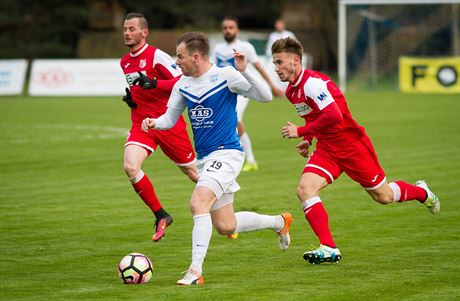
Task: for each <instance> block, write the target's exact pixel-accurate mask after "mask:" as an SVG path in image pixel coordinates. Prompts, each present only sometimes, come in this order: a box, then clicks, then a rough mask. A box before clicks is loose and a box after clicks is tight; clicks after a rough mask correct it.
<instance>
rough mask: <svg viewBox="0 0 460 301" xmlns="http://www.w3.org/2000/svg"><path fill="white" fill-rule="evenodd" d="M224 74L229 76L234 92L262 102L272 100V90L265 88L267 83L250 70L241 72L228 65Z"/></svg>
mask: <svg viewBox="0 0 460 301" xmlns="http://www.w3.org/2000/svg"><path fill="white" fill-rule="evenodd" d="M224 74H225V75H226V78H227V82H228V87H229V89H230V91H232V92H233V93H237V94H240V95H243V96H244V97H247V98H251V99H254V100H257V101H261V102H269V101H271V100H272V98H273V96H272V93H271V91H270V90H267V89H265V85H264V84H263V83H262V82H261V81H260V80H259V79H258V78H257V77H255V76H253V75H252V74H251V73H250V72H249V71H248V70H245V71H243V72H239V71H237V70H236V69H235V68H233V67H226V68H225V71H224Z"/></svg>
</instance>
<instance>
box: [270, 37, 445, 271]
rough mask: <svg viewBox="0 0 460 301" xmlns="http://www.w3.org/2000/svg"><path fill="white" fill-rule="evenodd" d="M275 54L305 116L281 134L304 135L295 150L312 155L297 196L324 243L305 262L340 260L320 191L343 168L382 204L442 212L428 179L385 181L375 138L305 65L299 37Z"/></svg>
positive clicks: (274, 48)
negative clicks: (407, 204)
mask: <svg viewBox="0 0 460 301" xmlns="http://www.w3.org/2000/svg"><path fill="white" fill-rule="evenodd" d="M272 53H273V62H274V64H275V71H276V73H277V74H278V76H279V77H280V79H281V80H282V81H284V82H289V85H288V87H287V89H286V96H287V98H288V99H289V101H290V102H291V103H292V104H293V105H294V107H295V108H296V110H297V113H298V114H299V116H300V117H301V118H303V119H304V120H305V125H304V126H296V125H295V124H293V123H290V122H288V124H287V125H286V126H284V127H283V128H282V130H281V133H282V135H283V137H285V138H298V137H303V141H302V142H300V143H299V144H298V145H297V151H298V153H299V154H300V155H302V156H303V157H305V158H308V162H307V164H306V166H305V168H304V170H303V174H302V177H301V179H300V183H299V185H298V187H297V197H298V198H299V200H300V202H301V203H302V207H303V210H304V214H305V218H306V220H307V221H308V223H309V224H310V226H311V228H312V229H313V231H314V232H315V234H316V235H317V236H318V238H319V241H320V243H321V245H320V247H319V248H318V249H316V250H312V251H307V252H305V253H304V254H303V257H304V259H305V260H306V261H308V262H310V263H312V264H318V263H321V262H325V261H328V262H338V261H339V260H340V259H341V254H340V251H339V249H338V248H337V246H336V244H335V242H334V240H333V238H332V235H331V232H330V230H329V225H328V215H327V213H326V210H325V209H324V207H323V204H322V202H321V198H320V197H319V192H320V191H321V190H322V189H323V188H325V187H326V186H328V185H329V184H331V183H332V182H333V181H334V180H335V179H337V178H338V177H339V176H340V174H341V173H342V172H345V173H346V174H347V175H348V176H349V177H350V178H352V179H353V180H354V181H356V182H358V183H359V184H360V185H361V186H362V187H363V188H364V189H365V190H366V191H367V193H369V195H370V196H371V197H372V198H373V199H374V200H375V201H377V202H378V203H380V204H384V205H386V204H391V203H393V202H404V201H411V200H417V201H419V202H420V203H423V204H425V206H426V207H427V208H428V210H429V211H430V212H431V213H432V214H437V213H438V212H439V210H440V201H439V199H438V198H437V197H436V196H435V195H434V194H433V193H432V192H431V190H430V189H429V188H428V186H427V184H426V183H425V181H423V180H420V181H418V182H417V183H416V184H415V185H412V184H409V183H407V182H404V181H394V182H391V183H388V182H387V180H386V177H385V172H384V171H383V169H382V167H381V166H380V164H379V161H378V159H377V155H376V153H375V151H374V147H373V146H372V143H371V140H370V139H369V137H368V136H367V134H366V132H365V131H364V128H363V127H362V126H360V125H359V124H358V123H357V122H356V121H355V120H354V119H353V118H352V116H351V113H350V111H349V109H348V106H347V102H346V100H345V97H344V96H343V94H342V92H341V91H340V90H339V88H338V87H337V86H336V85H335V84H334V82H333V81H332V80H331V79H330V78H329V77H328V76H326V75H324V74H322V73H319V72H316V71H313V70H307V69H304V68H303V67H302V64H301V61H302V53H303V47H302V45H301V44H300V43H299V42H298V41H297V40H296V39H293V38H284V39H279V40H277V41H276V42H275V43H274V44H273V46H272ZM313 138H316V139H317V143H316V149H315V151H314V152H313V153H312V154H311V155H309V147H310V145H311V144H312V139H313Z"/></svg>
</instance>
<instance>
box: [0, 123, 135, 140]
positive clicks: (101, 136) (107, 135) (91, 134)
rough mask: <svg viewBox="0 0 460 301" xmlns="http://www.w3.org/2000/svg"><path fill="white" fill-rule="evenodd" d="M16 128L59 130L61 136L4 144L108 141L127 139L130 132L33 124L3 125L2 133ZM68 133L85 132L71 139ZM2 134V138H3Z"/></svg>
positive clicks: (102, 127) (46, 136)
mask: <svg viewBox="0 0 460 301" xmlns="http://www.w3.org/2000/svg"><path fill="white" fill-rule="evenodd" d="M15 128H28V129H30V130H31V131H33V130H57V132H58V133H60V134H57V133H56V134H54V133H53V134H52V135H45V136H41V135H38V136H39V137H37V136H33V137H11V139H8V138H7V139H1V140H3V142H4V143H13V144H27V143H31V142H37V141H40V142H66V141H76V140H79V141H80V140H107V139H113V138H120V137H126V136H127V135H128V132H129V130H128V129H126V128H118V127H110V126H95V125H84V124H32V125H30V126H26V125H19V124H15V125H5V124H3V125H1V131H0V133H1V132H4V131H10V130H11V131H14V129H15ZM66 131H78V132H84V133H82V134H81V135H76V136H74V135H72V136H71V137H69V136H68V135H66ZM1 136H3V135H1V134H0V138H1Z"/></svg>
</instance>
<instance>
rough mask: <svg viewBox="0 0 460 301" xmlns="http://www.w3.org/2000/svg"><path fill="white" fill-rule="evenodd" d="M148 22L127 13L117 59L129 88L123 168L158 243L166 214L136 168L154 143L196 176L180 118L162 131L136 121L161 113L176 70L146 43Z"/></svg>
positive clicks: (167, 221) (166, 221) (166, 222)
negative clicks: (152, 221) (149, 216)
mask: <svg viewBox="0 0 460 301" xmlns="http://www.w3.org/2000/svg"><path fill="white" fill-rule="evenodd" d="M148 33H149V30H148V22H147V20H146V19H145V17H144V16H143V15H142V14H139V13H129V14H127V15H126V18H125V21H124V24H123V38H124V44H125V45H126V46H127V47H129V48H130V52H129V53H128V54H126V55H125V56H124V57H123V58H122V59H121V62H120V65H121V68H122V70H123V72H124V74H125V76H126V81H127V82H128V85H129V86H130V89H128V88H126V95H125V96H124V97H123V101H125V102H126V103H127V104H128V106H129V107H130V108H131V122H132V125H131V130H130V132H129V135H128V138H127V141H126V143H125V151H124V169H125V172H126V174H127V176H128V178H129V180H130V181H131V184H132V185H133V188H134V190H135V191H136V192H137V194H138V195H139V196H140V198H141V199H142V200H143V201H144V203H145V204H146V205H147V206H148V207H149V208H150V209H151V210H152V212H153V214H154V215H155V217H156V222H155V227H156V229H155V234H154V235H153V236H152V240H153V241H154V242H155V241H159V240H160V239H161V238H162V237H163V236H164V235H165V229H166V227H168V226H169V224H171V223H172V217H171V216H170V215H169V214H168V213H167V212H166V211H165V210H164V209H163V206H162V205H161V203H160V201H159V199H158V197H157V195H156V193H155V190H154V188H153V185H152V183H151V182H150V180H149V178H148V177H147V175H146V174H145V173H144V172H143V171H142V169H141V166H142V163H143V162H144V160H145V159H146V158H147V157H148V156H150V154H151V153H153V152H154V151H155V149H156V148H157V146H160V147H161V149H162V150H163V152H164V153H165V155H166V156H168V157H169V158H170V159H171V160H172V161H173V162H174V163H176V164H177V166H178V167H179V168H180V169H181V170H182V172H184V173H185V174H186V175H187V176H188V177H189V178H190V179H191V180H192V181H194V182H196V181H197V179H198V172H197V169H196V166H195V161H196V159H195V153H194V151H193V147H192V144H191V142H190V139H189V136H188V134H187V131H186V123H185V120H184V118H183V117H182V116H181V117H180V118H179V120H178V121H177V123H176V125H175V126H174V127H172V128H171V129H170V130H168V131H157V130H153V129H152V130H150V131H149V132H148V133H146V132H144V131H142V129H141V124H142V120H144V119H145V118H147V117H150V118H156V117H159V116H161V115H163V114H164V113H165V112H166V104H167V102H168V99H169V95H170V94H171V90H172V87H173V86H174V84H175V82H176V81H177V80H178V79H179V77H180V75H181V72H180V70H179V69H178V68H177V67H176V65H175V63H174V61H173V60H172V58H171V57H170V56H169V55H168V54H166V53H165V52H163V51H161V50H160V49H157V48H155V47H153V46H151V45H148V44H147V42H146V39H147V36H148Z"/></svg>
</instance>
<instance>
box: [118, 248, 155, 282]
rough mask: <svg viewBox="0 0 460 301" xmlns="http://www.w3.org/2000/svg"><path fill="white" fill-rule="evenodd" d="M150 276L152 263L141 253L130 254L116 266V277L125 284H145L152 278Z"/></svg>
mask: <svg viewBox="0 0 460 301" xmlns="http://www.w3.org/2000/svg"><path fill="white" fill-rule="evenodd" d="M152 274H153V266H152V262H151V261H150V259H149V258H148V257H147V256H145V255H144V254H141V253H130V254H128V255H126V256H125V257H123V259H122V260H121V261H120V263H119V264H118V276H120V278H121V280H123V282H124V283H126V284H142V283H146V282H148V281H149V280H150V278H152Z"/></svg>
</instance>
